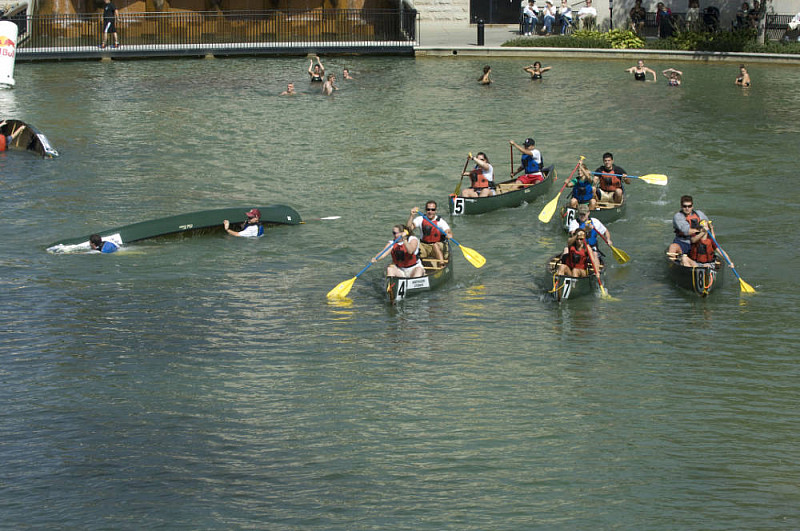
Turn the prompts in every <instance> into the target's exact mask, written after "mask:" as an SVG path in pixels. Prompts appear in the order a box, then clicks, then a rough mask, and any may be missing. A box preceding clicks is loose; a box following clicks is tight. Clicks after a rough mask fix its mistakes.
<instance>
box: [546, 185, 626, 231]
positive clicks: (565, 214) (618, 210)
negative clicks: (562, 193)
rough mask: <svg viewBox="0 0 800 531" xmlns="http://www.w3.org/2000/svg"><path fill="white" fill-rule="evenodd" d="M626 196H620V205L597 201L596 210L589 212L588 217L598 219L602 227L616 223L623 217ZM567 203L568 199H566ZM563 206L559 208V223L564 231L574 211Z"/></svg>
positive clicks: (574, 214) (573, 217) (573, 216)
mask: <svg viewBox="0 0 800 531" xmlns="http://www.w3.org/2000/svg"><path fill="white" fill-rule="evenodd" d="M626 198H627V194H625V195H623V196H622V202H621V203H612V202H609V201H598V202H597V208H596V209H594V210H592V211H590V212H589V217H592V218H595V219H598V220H599V221H600V222H601V223H602V224H603V225H607V224H608V223H611V222H612V221H616V220H618V219H619V218H621V217H622V216H623V214H624V213H625V209H626V208H627V205H628V203H627V201H626ZM567 201H569V198H567ZM568 204H569V203H567V204H565V205H564V206H563V207H561V223H562V225H563V227H564V230H567V227H569V222H570V221H571V220H573V219H575V216H576V213H575V209H573V208H569V207H568V206H567V205H568Z"/></svg>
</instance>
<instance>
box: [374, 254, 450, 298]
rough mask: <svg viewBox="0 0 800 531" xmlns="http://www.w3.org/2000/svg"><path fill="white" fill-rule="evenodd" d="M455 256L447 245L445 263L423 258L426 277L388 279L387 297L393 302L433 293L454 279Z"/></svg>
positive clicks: (386, 285)
mask: <svg viewBox="0 0 800 531" xmlns="http://www.w3.org/2000/svg"><path fill="white" fill-rule="evenodd" d="M452 258H453V254H452V253H451V252H450V244H449V243H445V250H444V259H445V261H444V263H442V264H440V263H437V262H436V260H434V259H431V258H423V259H422V266H423V267H424V268H425V275H424V276H421V277H418V278H400V277H390V276H387V277H386V283H385V287H386V296H387V297H388V298H389V300H390V301H391V302H396V301H401V300H404V299H407V298H408V297H411V296H413V295H417V294H419V293H422V292H423V291H431V290H434V289H436V288H438V287H439V286H441V285H442V284H444V283H445V282H447V281H448V280H450V278H452V277H453V260H452Z"/></svg>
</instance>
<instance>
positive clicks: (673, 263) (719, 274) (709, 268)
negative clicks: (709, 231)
mask: <svg viewBox="0 0 800 531" xmlns="http://www.w3.org/2000/svg"><path fill="white" fill-rule="evenodd" d="M665 256H666V259H667V268H668V269H669V276H670V278H671V279H672V281H673V282H675V284H677V285H678V286H680V287H681V288H684V289H688V290H689V291H693V292H695V293H697V294H698V295H700V296H701V297H707V296H708V295H709V294H711V292H712V291H716V290H718V289H719V288H721V287H722V285H723V279H724V277H725V275H724V273H725V262H724V261H723V260H720V257H719V256H717V257H716V260H715V261H714V263H713V264H708V265H706V266H702V265H701V266H695V267H691V266H685V265H683V264H682V263H681V257H680V255H679V256H674V255H671V254H669V252H667V253H665Z"/></svg>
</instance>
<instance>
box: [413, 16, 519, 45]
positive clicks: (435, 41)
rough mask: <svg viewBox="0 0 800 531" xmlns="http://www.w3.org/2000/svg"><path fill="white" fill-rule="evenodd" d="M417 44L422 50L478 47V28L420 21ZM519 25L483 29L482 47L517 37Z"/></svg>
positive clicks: (499, 43)
mask: <svg viewBox="0 0 800 531" xmlns="http://www.w3.org/2000/svg"><path fill="white" fill-rule="evenodd" d="M419 24H420V27H419V36H418V37H419V44H420V47H422V48H445V47H446V48H453V49H463V48H470V47H477V46H478V28H477V25H475V24H469V23H468V22H466V21H464V22H437V21H430V20H423V21H420V23H419ZM518 31H519V25H518V24H511V25H504V24H491V25H486V26H484V28H483V36H484V45H485V46H487V47H496V46H500V45H501V44H503V43H504V42H506V41H507V40H509V39H513V38H514V37H518V36H519V35H518V33H517V32H518Z"/></svg>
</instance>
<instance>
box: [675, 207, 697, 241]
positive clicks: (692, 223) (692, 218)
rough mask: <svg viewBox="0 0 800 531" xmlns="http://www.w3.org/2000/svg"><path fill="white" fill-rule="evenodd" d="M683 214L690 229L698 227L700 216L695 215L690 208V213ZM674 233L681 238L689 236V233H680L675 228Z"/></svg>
mask: <svg viewBox="0 0 800 531" xmlns="http://www.w3.org/2000/svg"><path fill="white" fill-rule="evenodd" d="M683 216H684V217H685V218H686V222H687V223H688V224H689V228H690V229H699V228H700V221H702V220H701V219H700V216H698V215H697V212H695V211H694V210H692V213H691V214H689V215H688V216H687V215H686V214H683ZM675 234H677V235H678V236H680V237H682V238H688V237H689V236H691V234H681V233H680V232H678V230H677V229H676V230H675Z"/></svg>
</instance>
